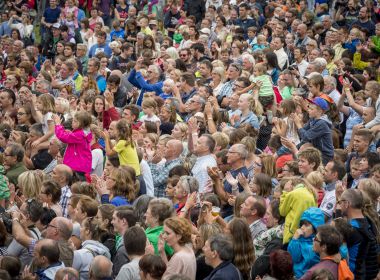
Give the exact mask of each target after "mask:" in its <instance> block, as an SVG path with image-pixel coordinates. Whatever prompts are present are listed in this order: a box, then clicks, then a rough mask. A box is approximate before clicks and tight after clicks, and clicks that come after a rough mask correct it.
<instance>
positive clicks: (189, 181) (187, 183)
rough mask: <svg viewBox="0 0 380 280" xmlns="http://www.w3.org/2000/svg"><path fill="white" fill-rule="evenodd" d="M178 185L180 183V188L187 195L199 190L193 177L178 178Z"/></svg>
mask: <svg viewBox="0 0 380 280" xmlns="http://www.w3.org/2000/svg"><path fill="white" fill-rule="evenodd" d="M179 183H181V186H182V188H183V189H184V190H185V191H186V192H187V193H193V192H197V191H198V190H199V183H198V180H197V179H196V178H194V177H193V176H186V175H185V176H181V178H179Z"/></svg>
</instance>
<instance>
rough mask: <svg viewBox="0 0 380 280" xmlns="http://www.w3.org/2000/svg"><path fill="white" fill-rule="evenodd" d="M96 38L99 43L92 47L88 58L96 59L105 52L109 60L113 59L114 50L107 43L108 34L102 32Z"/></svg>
mask: <svg viewBox="0 0 380 280" xmlns="http://www.w3.org/2000/svg"><path fill="white" fill-rule="evenodd" d="M96 38H97V39H98V43H97V44H95V45H93V46H92V47H91V49H90V51H89V52H88V56H89V57H90V58H91V57H94V56H95V55H96V54H97V53H99V52H103V53H105V54H106V56H107V57H108V58H109V57H111V55H112V50H111V48H110V47H109V45H108V43H107V42H106V39H107V33H105V32H104V31H103V30H101V31H99V32H98V34H97V35H96Z"/></svg>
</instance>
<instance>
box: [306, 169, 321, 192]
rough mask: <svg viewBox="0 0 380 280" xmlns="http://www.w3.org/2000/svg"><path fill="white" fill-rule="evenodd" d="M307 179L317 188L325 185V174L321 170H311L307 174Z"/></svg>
mask: <svg viewBox="0 0 380 280" xmlns="http://www.w3.org/2000/svg"><path fill="white" fill-rule="evenodd" d="M306 181H307V182H308V183H309V184H310V185H312V186H313V187H314V188H316V189H319V190H320V189H322V187H323V182H324V180H323V176H322V174H321V173H320V172H319V171H313V172H310V173H309V174H308V175H307V176H306Z"/></svg>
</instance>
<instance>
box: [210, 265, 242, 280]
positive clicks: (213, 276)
mask: <svg viewBox="0 0 380 280" xmlns="http://www.w3.org/2000/svg"><path fill="white" fill-rule="evenodd" d="M224 279H228V280H240V279H243V277H242V276H241V274H240V271H239V270H238V269H237V268H236V266H234V265H233V264H232V263H231V261H225V262H222V263H221V264H220V265H218V266H217V267H215V268H214V270H213V271H212V272H211V273H210V275H209V276H207V277H206V278H205V279H204V280H224Z"/></svg>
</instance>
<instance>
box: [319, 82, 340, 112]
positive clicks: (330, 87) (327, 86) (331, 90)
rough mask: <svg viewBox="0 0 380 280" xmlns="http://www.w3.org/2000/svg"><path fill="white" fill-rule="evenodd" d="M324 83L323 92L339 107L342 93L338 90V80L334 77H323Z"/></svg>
mask: <svg viewBox="0 0 380 280" xmlns="http://www.w3.org/2000/svg"><path fill="white" fill-rule="evenodd" d="M323 81H324V87H323V92H324V93H326V94H327V95H328V96H329V97H330V98H331V99H332V100H334V103H335V104H336V105H337V106H338V103H339V99H340V93H339V91H338V90H337V89H336V86H337V84H336V79H335V78H334V77H332V76H325V77H323Z"/></svg>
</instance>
